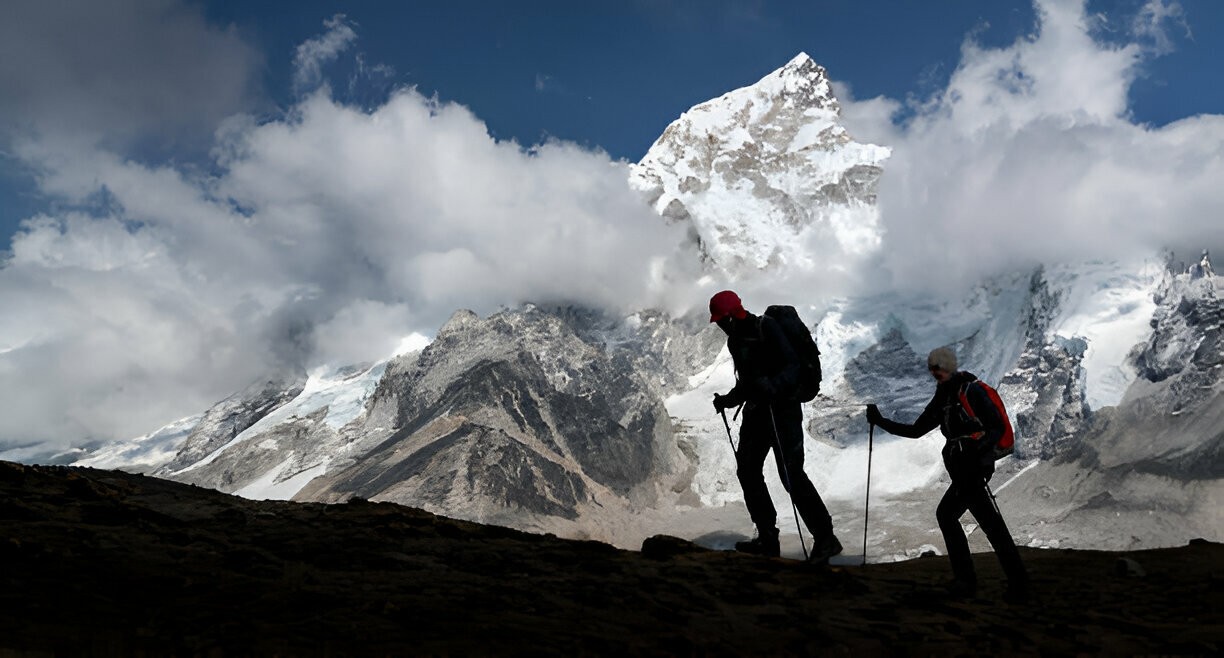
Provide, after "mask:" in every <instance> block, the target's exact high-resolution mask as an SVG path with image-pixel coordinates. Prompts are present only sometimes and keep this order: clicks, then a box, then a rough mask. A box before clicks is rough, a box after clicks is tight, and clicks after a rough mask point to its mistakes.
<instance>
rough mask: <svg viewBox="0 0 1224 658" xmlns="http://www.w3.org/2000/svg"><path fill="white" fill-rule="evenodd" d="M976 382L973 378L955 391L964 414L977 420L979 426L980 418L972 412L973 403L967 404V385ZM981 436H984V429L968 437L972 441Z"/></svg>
mask: <svg viewBox="0 0 1224 658" xmlns="http://www.w3.org/2000/svg"><path fill="white" fill-rule="evenodd" d="M976 383H978V380H976V379H975V380H973V381H971V382H968V383H966V384H965V385H964V386H962V387H960V391H958V392H957V397H958V398H960V404H961V408H962V409H964V410H965V414H966V415H968V416H969V418H970V419H971V420H976V421H978V425H979V426H981V424H982V422H981V420H980V419H979V418H978V417H977V414H975V413H973V405H971V404H969V387H970V386H973V385H974V384H976ZM983 436H986V430H984V429H983V430H981V431H978V432H974V433H973V434H970V435H969V437H970V438H972V439H973V440H974V441H976V440H978V439H981V438H982V437H983Z"/></svg>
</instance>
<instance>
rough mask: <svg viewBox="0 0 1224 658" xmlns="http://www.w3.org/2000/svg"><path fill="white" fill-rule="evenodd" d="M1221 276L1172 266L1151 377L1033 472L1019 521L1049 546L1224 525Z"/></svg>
mask: <svg viewBox="0 0 1224 658" xmlns="http://www.w3.org/2000/svg"><path fill="white" fill-rule="evenodd" d="M1221 283H1222V282H1221V281H1220V279H1218V278H1194V277H1192V276H1191V275H1190V274H1173V273H1170V274H1169V275H1168V276H1167V277H1166V278H1165V280H1164V282H1163V283H1162V285H1161V289H1160V292H1159V303H1160V306H1159V308H1158V310H1157V312H1156V315H1155V317H1154V318H1153V320H1152V322H1153V325H1154V329H1155V331H1154V332H1153V334H1152V337H1151V339H1150V340H1149V341H1148V342H1147V343H1146V344H1144V345H1142V346H1140V347H1139V348H1138V349H1137V350H1136V353H1135V355H1134V361H1135V363H1136V364H1137V365H1138V367H1139V369H1140V372H1141V373H1142V376H1141V377H1140V378H1139V379H1138V380H1136V381H1135V383H1134V384H1132V385H1131V387H1130V389H1129V390H1128V391H1127V393H1126V396H1125V397H1124V398H1123V400H1122V402H1121V404H1119V405H1118V406H1117V407H1116V408H1107V409H1105V410H1102V411H1100V412H1099V413H1097V414H1095V416H1094V418H1093V423H1092V425H1091V426H1090V427H1088V428H1086V429H1085V431H1084V433H1083V434H1082V436H1080V437H1079V440H1078V441H1076V442H1075V443H1074V444H1073V446H1072V448H1070V449H1068V450H1067V451H1065V452H1064V453H1062V454H1060V455H1059V457H1058V458H1057V459H1054V460H1052V461H1051V462H1050V463H1049V464H1048V465H1046V467H1045V468H1043V469H1041V470H1039V471H1035V472H1034V473H1032V474H1031V475H1030V474H1026V476H1025V477H1024V478H1022V479H1020V480H1019V481H1018V482H1017V483H1016V484H1017V491H1015V492H1014V493H1013V494H1012V495H1014V496H1017V497H1019V498H1023V499H1026V500H1029V501H1031V503H1030V504H1029V505H1027V506H1026V507H1025V508H1024V509H1023V511H1021V512H1018V518H1017V522H1018V524H1019V526H1020V527H1021V528H1023V529H1026V530H1027V531H1029V532H1031V533H1033V535H1034V536H1036V537H1040V538H1042V539H1043V540H1044V541H1045V542H1046V543H1050V544H1054V545H1059V544H1060V543H1067V542H1084V543H1087V542H1091V544H1092V545H1094V546H1100V547H1103V548H1115V549H1121V548H1127V547H1130V546H1134V545H1144V544H1147V545H1150V544H1151V543H1152V541H1153V538H1159V540H1163V541H1164V542H1166V543H1168V544H1174V543H1177V542H1178V541H1179V540H1182V539H1184V538H1186V537H1188V536H1191V535H1194V536H1197V535H1196V533H1207V534H1209V535H1213V536H1214V535H1217V534H1218V533H1219V532H1220V529H1221V528H1224V512H1222V511H1221V510H1224V395H1222V393H1224V342H1222V340H1221V324H1222V320H1224V309H1222V308H1221V304H1220V290H1221V289H1222V286H1221Z"/></svg>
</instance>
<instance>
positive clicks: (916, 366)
mask: <svg viewBox="0 0 1224 658" xmlns="http://www.w3.org/2000/svg"><path fill="white" fill-rule="evenodd" d="M924 363H926V357H925V356H919V355H918V354H916V353H915V352H914V350H913V348H911V347H910V345H909V343H907V342H905V338H904V337H903V336H902V335H901V331H900V330H898V329H896V328H894V329H892V330H891V331H889V332H888V333H887V334H885V335H884V338H882V339H880V342H879V343H876V344H875V345H873V346H871V347H870V348H868V349H866V350H863V351H862V352H860V353H859V354H858V355H857V356H855V357H854V358H853V359H851V360H850V361H849V362H848V363H847V364H846V385H847V386H849V387H850V390H851V391H853V397H854V399H858V400H870V401H878V402H881V403H882V406H883V408H884V410H885V412H886V413H888V414H891V415H895V416H896V417H897V418H898V419H901V418H904V419H908V420H913V419H914V418H916V417H917V416H918V414H919V413H922V410H923V409H924V408H925V407H926V404H927V402H929V401H930V399H931V396H932V395H933V394H934V393H935V381H934V380H933V379H932V378H931V375H930V373H929V372H927V369H926V368H925V367H924V366H923V364H924Z"/></svg>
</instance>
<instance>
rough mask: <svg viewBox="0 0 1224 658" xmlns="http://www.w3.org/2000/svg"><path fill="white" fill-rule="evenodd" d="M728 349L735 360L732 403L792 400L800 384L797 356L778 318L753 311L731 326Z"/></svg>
mask: <svg viewBox="0 0 1224 658" xmlns="http://www.w3.org/2000/svg"><path fill="white" fill-rule="evenodd" d="M727 350H728V351H729V352H731V360H732V361H733V362H734V363H735V377H736V382H735V388H733V389H731V392H730V393H728V394H727V395H728V397H730V398H731V399H732V400H733V401H734V404H740V403H743V402H774V401H780V400H788V399H793V398H794V397H795V393H796V390H797V388H798V385H799V356H798V355H797V354H795V350H794V349H792V348H791V344H790V341H789V340H787V339H786V334H784V333H783V332H782V327H780V326H778V323H777V321H775V320H774V319H773V318H770V317H766V316H757V315H753V314H752V313H749V314H748V317H746V318H744V319H743V320H736V321H735V323H734V324H733V325H732V330H731V335H730V336H728V337H727Z"/></svg>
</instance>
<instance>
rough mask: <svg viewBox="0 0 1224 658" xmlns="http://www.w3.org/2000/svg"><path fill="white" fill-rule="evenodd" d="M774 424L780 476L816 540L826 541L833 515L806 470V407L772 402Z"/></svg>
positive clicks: (776, 458)
mask: <svg viewBox="0 0 1224 658" xmlns="http://www.w3.org/2000/svg"><path fill="white" fill-rule="evenodd" d="M771 420H773V426H772V427H771V428H770V430H771V432H772V431H774V430H775V429H776V431H777V439H775V440H776V441H778V442H780V443H781V445H782V449H781V450H780V451H779V450H775V451H774V457H775V462H776V463H777V466H778V477H779V478H781V479H782V485H783V486H784V487H786V491H787V493H789V494H790V496H791V499H792V500H794V501H795V507H796V508H798V510H799V516H800V517H802V518H803V523H804V525H806V526H807V527H808V531H809V532H811V533H812V537H813V542H817V543H819V542H823V541H827V540H828V539H829V538H831V537H832V536H833V517H832V516H830V515H829V508H828V507H827V506H826V505H825V503H824V500H823V499H821V497H820V493H819V492H818V491H816V485H814V484H812V480H811V478H809V477H808V475H807V473H805V472H804V470H803V461H804V455H803V410H802V408H801V407H800V406H799V404H798V403H779V404H775V405H773V418H772V419H771Z"/></svg>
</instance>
